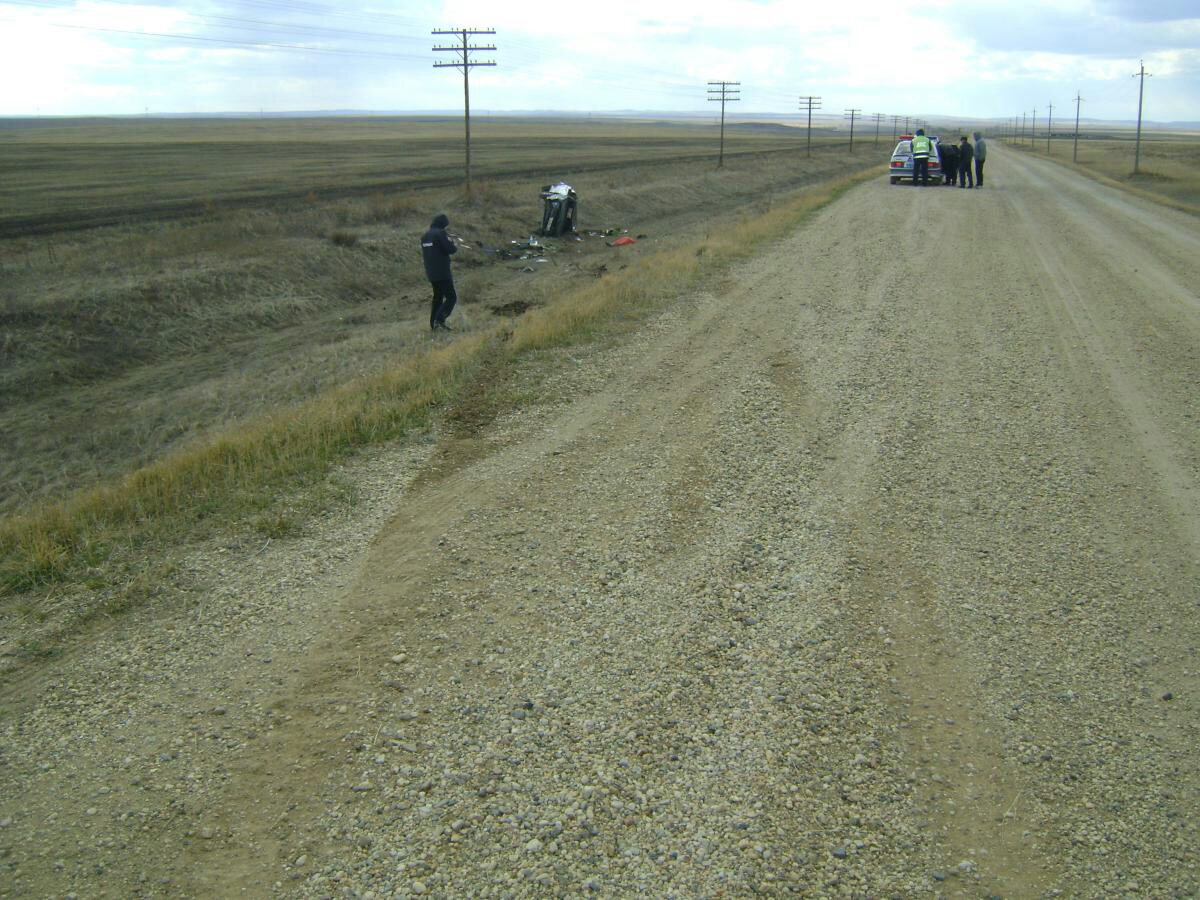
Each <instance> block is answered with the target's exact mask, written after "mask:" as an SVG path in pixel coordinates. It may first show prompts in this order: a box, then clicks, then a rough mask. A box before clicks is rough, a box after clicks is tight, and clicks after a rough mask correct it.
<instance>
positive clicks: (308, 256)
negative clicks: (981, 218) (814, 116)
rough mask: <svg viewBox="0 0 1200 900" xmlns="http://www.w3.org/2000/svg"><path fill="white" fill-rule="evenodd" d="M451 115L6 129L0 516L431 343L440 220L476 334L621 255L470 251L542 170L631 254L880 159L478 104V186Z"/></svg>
mask: <svg viewBox="0 0 1200 900" xmlns="http://www.w3.org/2000/svg"><path fill="white" fill-rule="evenodd" d="M460 128H461V123H460V122H456V121H454V120H449V121H448V120H444V119H443V120H416V121H409V120H391V119H380V120H374V119H352V118H346V119H330V120H271V119H267V120H263V121H232V122H231V121H224V120H198V121H183V122H177V121H173V120H150V121H145V122H144V121H140V120H130V121H117V122H112V121H107V122H88V121H85V122H82V123H78V124H70V125H67V124H53V125H52V124H42V123H37V122H24V123H18V124H15V125H14V124H10V125H8V126H7V127H6V126H4V125H0V166H3V168H4V170H5V171H6V172H11V173H14V177H9V178H4V179H2V180H0V235H7V237H3V238H0V274H2V275H3V280H2V283H0V322H2V323H3V329H4V330H3V335H2V338H0V340H2V343H0V348H2V350H3V356H2V357H0V410H2V411H3V415H2V416H0V441H2V442H3V444H4V446H5V447H6V448H7V449H8V450H9V451H10V452H8V453H6V454H5V455H4V457H3V459H2V460H0V485H2V487H0V511H10V512H11V511H13V510H16V509H18V508H20V507H22V506H23V505H26V504H28V503H29V502H31V501H35V500H38V499H39V498H45V497H48V496H61V495H62V494H64V493H65V492H69V491H72V490H78V489H81V488H86V487H89V486H91V485H93V484H96V483H98V481H100V480H103V479H106V478H111V477H114V476H118V475H122V474H125V473H127V472H129V471H132V470H133V469H134V468H136V467H137V466H139V465H144V464H146V463H148V462H150V461H152V460H154V459H157V458H159V457H160V456H161V455H162V454H163V453H164V452H165V451H167V450H169V449H171V448H174V447H178V446H180V445H181V444H186V443H187V442H190V441H193V440H195V439H197V438H200V437H202V436H205V435H208V434H211V433H212V430H213V429H214V428H219V427H223V426H226V425H230V424H232V423H236V422H243V421H246V420H248V419H252V418H254V417H257V416H261V415H264V414H266V413H268V412H270V411H272V410H279V409H281V408H286V407H287V406H288V405H289V404H291V403H294V402H296V401H298V400H301V399H303V398H306V397H311V396H313V395H314V394H315V393H316V392H318V391H320V390H322V389H325V388H328V387H330V386H332V385H334V384H338V383H341V382H344V381H346V380H348V379H351V378H353V377H355V376H359V375H363V374H366V373H368V372H375V371H379V370H380V369H381V368H382V367H384V366H386V365H387V364H389V363H394V362H395V361H396V360H397V359H400V358H403V357H404V356H405V355H407V354H408V353H409V352H410V351H412V350H414V349H416V348H423V347H424V346H425V345H426V344H427V343H428V336H427V335H426V334H425V333H424V332H423V331H422V330H421V328H420V323H421V319H422V315H424V316H426V317H427V316H428V313H427V311H426V309H427V298H426V293H427V285H426V284H425V282H424V276H423V273H422V272H421V270H420V261H419V254H418V252H417V247H416V243H417V239H418V238H419V236H420V234H421V233H422V232H423V231H424V230H425V228H427V227H428V224H429V220H430V219H431V218H432V216H433V215H434V214H435V213H436V212H438V211H446V212H448V213H450V215H451V217H452V219H453V222H454V229H455V230H456V231H458V232H459V233H460V234H462V235H463V236H464V238H467V239H468V241H467V242H468V245H469V249H465V250H464V251H463V252H462V253H461V254H460V255H459V257H458V263H457V264H458V267H459V270H460V287H461V288H462V295H463V306H462V307H460V327H464V328H467V329H470V328H472V327H483V326H484V325H488V324H490V323H491V322H493V321H495V318H496V312H495V311H498V312H500V313H501V314H502V313H503V311H504V310H506V309H507V310H518V311H519V310H520V309H523V308H527V307H529V306H534V305H538V304H540V303H541V302H542V300H543V299H544V296H545V295H547V294H548V293H549V294H553V293H555V292H557V291H559V290H560V289H561V288H562V287H563V286H564V285H565V284H566V283H567V282H569V281H571V280H573V279H579V278H583V279H590V278H594V277H595V275H596V273H597V272H603V271H607V269H608V268H609V267H611V268H613V269H615V268H616V266H618V265H624V264H625V261H626V258H625V257H621V258H620V262H618V261H617V257H615V256H614V255H613V253H612V251H611V250H610V249H609V248H608V247H606V246H605V241H604V239H603V238H602V237H601V238H597V237H590V236H588V237H587V240H586V241H584V242H581V243H571V244H570V245H569V246H567V245H566V244H564V243H563V242H553V241H552V242H551V245H552V246H551V249H550V251H549V252H548V253H545V254H536V253H535V254H533V256H534V257H540V258H541V259H543V260H546V259H549V260H551V261H550V262H544V261H543V262H528V261H520V260H515V259H505V258H502V257H501V256H499V255H497V254H495V253H492V252H485V251H484V250H483V249H481V248H487V250H488V251H491V250H498V249H511V248H512V246H513V245H512V243H511V242H512V241H513V240H524V241H528V239H529V237H530V235H531V233H532V232H533V231H535V230H536V229H537V227H538V225H539V224H540V221H541V218H540V217H541V207H540V203H541V201H540V199H539V197H538V190H539V188H540V186H541V185H544V184H546V183H547V182H550V181H557V180H560V179H566V180H569V181H570V182H571V183H573V184H574V185H575V186H576V187H577V188H578V190H579V191H580V193H581V203H582V207H581V209H582V213H581V216H582V217H581V223H582V227H583V228H585V229H592V230H595V229H608V228H616V229H632V230H633V233H634V234H635V235H636V234H641V233H645V234H647V235H648V240H647V242H646V243H645V244H644V245H643V247H639V248H638V249H636V250H633V251H630V253H629V254H627V256H628V255H633V256H636V255H637V254H639V253H641V252H642V251H643V249H646V248H661V247H664V246H672V245H680V244H682V242H683V241H684V240H685V238H686V236H689V235H692V234H694V233H697V231H701V232H702V231H704V230H707V229H712V228H719V227H721V223H722V222H726V221H728V220H729V218H730V217H731V216H736V215H747V214H752V213H754V212H756V211H761V210H765V209H767V208H769V207H770V205H771V203H772V202H773V200H777V199H778V198H781V197H785V196H787V195H788V194H789V193H790V192H794V191H795V190H797V189H800V188H803V187H806V186H812V185H815V184H817V183H820V182H823V181H826V180H828V179H830V178H832V177H834V176H838V175H841V174H844V173H846V172H850V171H854V170H855V169H856V168H861V167H862V166H864V165H869V164H872V163H874V162H877V161H878V159H879V158H880V154H881V153H882V152H883V149H884V148H883V144H882V143H881V144H880V145H878V146H876V145H873V144H870V143H868V144H866V145H863V146H860V147H859V148H857V155H856V156H855V157H852V158H850V159H846V158H844V157H845V150H846V144H845V138H844V137H840V138H834V137H821V136H818V137H817V140H816V145H815V146H816V149H815V151H814V155H813V157H812V158H811V159H810V158H806V157H805V155H804V151H803V149H802V148H801V147H802V145H801V142H802V140H803V133H802V132H798V131H797V130H796V129H787V128H781V127H774V128H764V127H752V128H747V129H746V130H745V131H744V132H742V131H739V130H738V129H736V128H731V129H730V133H729V135H728V140H727V147H726V151H727V155H728V165H727V167H726V169H725V170H724V171H723V172H722V173H720V174H719V175H718V173H717V172H716V171H715V154H716V149H717V148H716V140H715V138H716V134H715V132H714V129H713V128H711V127H709V126H705V127H699V126H696V125H689V124H676V125H668V124H656V123H636V122H620V121H618V122H613V121H611V120H596V121H592V120H588V119H578V120H565V121H557V122H555V121H549V122H542V121H516V122H513V121H501V122H490V121H487V120H484V121H481V122H477V123H476V129H475V142H476V146H475V171H476V174H477V176H478V178H479V181H478V183H477V190H476V191H475V193H474V194H473V196H471V197H470V198H468V197H465V196H464V194H463V190H462V164H463V157H462V133H461V130H460ZM113 222H117V223H119V224H107V225H104V226H103V227H100V223H113ZM18 235H19V236H18ZM585 236H586V235H585ZM609 239H610V240H611V238H609ZM560 250H562V251H565V252H561V253H560V252H559V251H560ZM529 268H533V269H536V271H531V272H523V271H521V270H522V269H529ZM513 303H516V304H517V306H515V307H514V306H512V305H511V304H513Z"/></svg>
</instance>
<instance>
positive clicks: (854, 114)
mask: <svg viewBox="0 0 1200 900" xmlns="http://www.w3.org/2000/svg"><path fill="white" fill-rule="evenodd" d="M845 112H846V116H848V117H849V118H850V152H851V153H853V152H854V120H855V119H857V118H858V114H859V113H860V112H862V110H861V109H848V110H846V111H845ZM846 116H844V117H843V118H845V117H846Z"/></svg>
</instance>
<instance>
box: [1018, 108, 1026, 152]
mask: <svg viewBox="0 0 1200 900" xmlns="http://www.w3.org/2000/svg"><path fill="white" fill-rule="evenodd" d="M1019 143H1021V144H1024V143H1025V113H1024V112H1022V113H1021V140H1020V141H1019Z"/></svg>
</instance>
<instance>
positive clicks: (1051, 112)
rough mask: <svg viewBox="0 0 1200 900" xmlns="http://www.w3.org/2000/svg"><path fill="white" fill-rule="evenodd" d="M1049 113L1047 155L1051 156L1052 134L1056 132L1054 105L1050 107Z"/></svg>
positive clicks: (1047, 114)
mask: <svg viewBox="0 0 1200 900" xmlns="http://www.w3.org/2000/svg"><path fill="white" fill-rule="evenodd" d="M1048 109H1049V112H1047V113H1046V155H1047V156H1049V155H1050V133H1051V132H1052V131H1053V130H1054V103H1053V102H1051V103H1050V104H1049V105H1048Z"/></svg>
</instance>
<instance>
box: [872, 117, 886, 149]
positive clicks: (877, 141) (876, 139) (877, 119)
mask: <svg viewBox="0 0 1200 900" xmlns="http://www.w3.org/2000/svg"><path fill="white" fill-rule="evenodd" d="M873 118H874V119H875V143H876V144H878V143H879V121H880V120H881V119H883V118H884V115H883V113H874V114H873Z"/></svg>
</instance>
